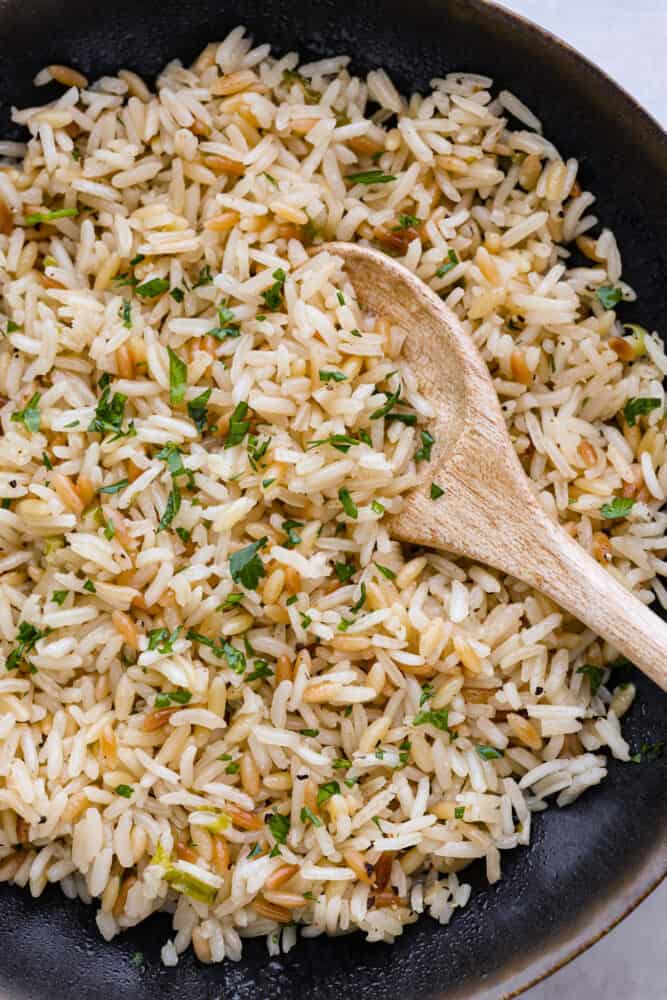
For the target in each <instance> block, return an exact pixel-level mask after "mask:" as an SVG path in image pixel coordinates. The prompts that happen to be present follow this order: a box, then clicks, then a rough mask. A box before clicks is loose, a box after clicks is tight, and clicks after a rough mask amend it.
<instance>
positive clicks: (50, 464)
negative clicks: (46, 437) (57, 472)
mask: <svg viewBox="0 0 667 1000" xmlns="http://www.w3.org/2000/svg"><path fill="white" fill-rule="evenodd" d="M42 465H43V466H44V468H45V469H48V470H49V472H51V471H52V469H53V462H52V461H51V459H50V458H49V456H48V455H47V453H46V452H45V451H43V452H42Z"/></svg>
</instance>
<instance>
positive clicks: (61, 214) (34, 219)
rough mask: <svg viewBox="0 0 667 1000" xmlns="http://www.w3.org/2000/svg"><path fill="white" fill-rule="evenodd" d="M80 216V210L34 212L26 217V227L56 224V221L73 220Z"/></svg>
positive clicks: (59, 209)
mask: <svg viewBox="0 0 667 1000" xmlns="http://www.w3.org/2000/svg"><path fill="white" fill-rule="evenodd" d="M78 214H79V210H78V208H58V209H56V210H55V212H33V213H32V214H31V215H26V216H25V218H24V220H23V221H24V223H25V225H26V226H38V225H39V224H40V222H55V220H56V219H73V218H75V217H76V216H77V215H78Z"/></svg>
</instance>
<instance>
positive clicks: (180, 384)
mask: <svg viewBox="0 0 667 1000" xmlns="http://www.w3.org/2000/svg"><path fill="white" fill-rule="evenodd" d="M167 354H168V355H169V402H170V403H171V405H172V406H175V405H176V404H177V403H181V402H182V401H183V397H184V396H185V390H186V388H187V385H188V366H187V365H186V363H185V361H181V359H180V358H179V356H178V354H175V353H174V351H172V349H171V347H168V348H167Z"/></svg>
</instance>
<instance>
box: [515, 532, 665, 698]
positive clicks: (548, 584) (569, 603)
mask: <svg viewBox="0 0 667 1000" xmlns="http://www.w3.org/2000/svg"><path fill="white" fill-rule="evenodd" d="M540 522H541V523H540ZM535 526H536V528H539V536H538V533H537V532H535V537H534V544H533V546H532V550H531V549H529V550H527V551H525V552H524V553H523V558H522V559H520V560H519V559H509V560H504V561H505V562H509V565H505V566H503V567H501V568H502V569H505V570H506V572H509V573H512V574H513V575H514V576H517V577H518V578H519V579H521V580H524V581H525V582H526V583H529V584H531V585H532V586H534V587H536V588H537V590H540V591H542V593H544V594H546V595H547V596H548V597H551V598H552V599H553V600H554V601H556V603H557V604H559V605H560V607H562V608H564V609H565V610H566V611H569V612H570V613H571V614H572V615H574V616H575V618H578V619H579V621H581V622H583V623H584V625H587V626H588V627H589V628H590V629H592V630H593V631H594V632H596V633H597V634H598V635H600V636H602V638H603V639H606V640H607V641H608V642H610V643H611V644H612V645H613V646H615V647H616V649H618V650H619V651H620V652H621V653H623V655H624V656H627V658H628V659H629V660H631V661H632V663H634V664H635V666H637V667H638V668H639V669H640V670H641V671H643V673H645V674H646V675H647V676H648V677H650V678H651V679H652V680H653V681H655V683H656V684H658V685H659V687H661V688H662V689H663V691H667V624H666V623H665V622H664V621H662V619H661V618H659V617H658V616H657V615H656V614H654V613H653V612H652V611H651V610H650V609H649V608H648V607H647V606H646V605H645V604H643V603H642V602H641V601H640V600H639V599H638V598H637V597H635V596H634V595H633V594H631V593H630V592H629V591H628V590H626V588H625V587H624V586H623V585H622V584H620V583H619V582H618V581H617V580H616V579H615V578H614V577H613V576H612V575H611V573H609V572H608V571H607V570H606V569H604V568H603V567H602V566H600V565H599V563H597V562H596V561H595V560H594V559H593V558H592V557H591V556H589V555H588V553H587V552H585V551H584V550H583V549H582V548H581V546H580V545H578V544H577V542H575V541H574V540H573V539H572V538H571V537H570V536H569V535H568V534H567V532H566V531H564V530H563V529H562V528H560V527H559V526H558V525H556V524H554V523H553V522H552V521H550V520H549V519H548V518H547V517H546V515H543V517H541V518H540V517H538V518H536V522H535ZM528 552H530V555H528ZM519 555H520V554H519V553H517V556H519Z"/></svg>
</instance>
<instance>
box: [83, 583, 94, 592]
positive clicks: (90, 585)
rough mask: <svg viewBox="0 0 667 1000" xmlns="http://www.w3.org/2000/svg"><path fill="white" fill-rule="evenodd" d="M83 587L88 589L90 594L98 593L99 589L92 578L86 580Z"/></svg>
mask: <svg viewBox="0 0 667 1000" xmlns="http://www.w3.org/2000/svg"><path fill="white" fill-rule="evenodd" d="M83 589H84V590H87V591H88V593H89V594H96V593H97V590H96V589H95V584H94V583H93V581H92V580H86V582H85V583H84V585H83Z"/></svg>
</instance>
